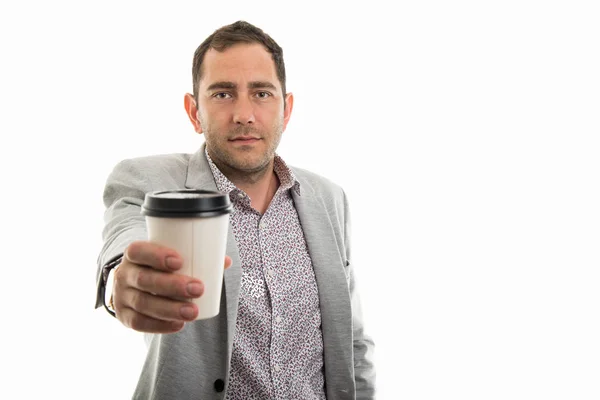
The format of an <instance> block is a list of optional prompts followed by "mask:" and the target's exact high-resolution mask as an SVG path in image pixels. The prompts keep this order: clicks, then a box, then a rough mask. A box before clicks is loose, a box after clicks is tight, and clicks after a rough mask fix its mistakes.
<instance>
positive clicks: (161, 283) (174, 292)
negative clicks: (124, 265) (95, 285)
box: [115, 265, 204, 298]
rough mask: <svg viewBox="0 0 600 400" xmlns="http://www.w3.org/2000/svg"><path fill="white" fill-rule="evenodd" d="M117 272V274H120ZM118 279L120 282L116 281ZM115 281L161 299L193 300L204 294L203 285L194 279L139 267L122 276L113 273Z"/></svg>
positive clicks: (131, 268) (127, 271) (135, 266)
mask: <svg viewBox="0 0 600 400" xmlns="http://www.w3.org/2000/svg"><path fill="white" fill-rule="evenodd" d="M119 270H120V268H119ZM119 270H117V272H121V271H119ZM118 279H121V281H120V282H119V281H117V280H118ZM115 281H117V284H123V287H132V288H135V289H138V290H141V291H143V292H148V293H152V294H155V295H158V296H162V297H171V298H194V297H200V296H201V295H202V294H203V293H204V284H203V283H202V281H200V280H198V279H196V278H192V277H190V276H187V275H180V274H173V273H169V272H163V271H157V270H154V269H152V268H145V267H140V266H139V265H132V266H131V267H130V268H128V269H127V270H126V271H125V272H124V276H117V274H116V273H115Z"/></svg>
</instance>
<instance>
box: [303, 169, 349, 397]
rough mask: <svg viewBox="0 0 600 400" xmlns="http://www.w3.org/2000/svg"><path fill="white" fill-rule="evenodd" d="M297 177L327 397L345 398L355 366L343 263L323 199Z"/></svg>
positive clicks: (304, 181) (308, 184)
mask: <svg viewBox="0 0 600 400" xmlns="http://www.w3.org/2000/svg"><path fill="white" fill-rule="evenodd" d="M296 177H297V179H298V181H299V182H300V191H301V193H300V194H297V193H295V191H293V190H292V195H293V199H294V203H295V206H296V210H297V212H298V217H299V218H300V223H301V224H302V230H303V231H304V237H305V239H306V243H307V245H308V251H309V254H310V257H311V259H312V263H313V269H314V272H315V278H316V280H317V287H318V289H319V302H320V308H321V323H322V331H323V348H324V353H325V355H324V360H325V381H326V387H327V393H328V396H329V397H332V398H336V399H337V398H347V396H348V395H349V393H353V391H354V388H350V387H349V386H348V385H349V382H353V380H354V371H353V368H352V365H353V364H354V362H353V343H352V314H351V305H350V296H349V292H348V289H347V288H348V281H347V278H346V274H345V272H344V265H345V262H346V260H345V259H344V258H343V256H342V255H341V253H340V250H339V249H340V247H339V245H338V243H337V242H336V236H335V233H334V230H333V226H332V224H331V220H330V216H329V214H328V212H327V209H326V207H325V205H324V203H323V201H322V198H321V197H320V195H319V194H318V193H316V192H315V191H314V189H313V188H312V187H311V186H310V183H309V182H308V181H306V180H301V179H300V178H299V177H298V174H296Z"/></svg>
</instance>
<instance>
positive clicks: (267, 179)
mask: <svg viewBox="0 0 600 400" xmlns="http://www.w3.org/2000/svg"><path fill="white" fill-rule="evenodd" d="M213 162H214V160H213ZM273 164H274V160H271V161H270V162H269V164H268V165H267V166H266V167H265V168H263V169H261V170H260V171H256V172H251V173H244V174H240V173H239V172H238V171H235V170H232V169H230V168H227V167H226V166H218V165H217V167H218V168H219V169H220V170H221V172H222V173H223V175H225V176H226V177H227V179H229V180H230V181H231V183H233V184H234V185H235V186H236V187H237V188H239V189H241V190H243V191H244V192H245V193H246V194H247V195H248V196H249V197H250V200H251V206H252V208H254V209H255V210H256V211H258V212H259V213H261V214H264V213H265V211H267V208H268V207H269V204H270V203H271V200H272V199H273V197H274V196H275V193H276V192H277V189H278V188H279V179H278V178H277V174H276V173H275V171H274V170H273Z"/></svg>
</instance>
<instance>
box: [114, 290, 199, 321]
mask: <svg viewBox="0 0 600 400" xmlns="http://www.w3.org/2000/svg"><path fill="white" fill-rule="evenodd" d="M123 302H124V305H125V306H126V307H128V308H132V309H133V310H135V311H137V312H138V313H140V314H143V315H145V316H146V317H150V318H153V319H157V320H164V321H192V320H194V319H195V318H196V316H197V315H198V306H196V305H195V304H193V303H190V302H187V301H184V302H182V301H176V300H173V299H169V298H166V297H161V296H155V295H152V294H150V293H146V292H142V291H140V290H136V289H126V290H125V292H124V293H123Z"/></svg>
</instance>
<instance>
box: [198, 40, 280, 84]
mask: <svg viewBox="0 0 600 400" xmlns="http://www.w3.org/2000/svg"><path fill="white" fill-rule="evenodd" d="M202 64H203V65H202V76H201V78H200V87H201V88H202V87H207V86H209V85H210V84H211V83H214V82H234V83H238V84H242V83H245V82H252V81H268V82H271V83H273V84H274V85H276V86H277V87H279V81H278V79H277V72H276V71H275V63H274V62H273V58H272V57H271V53H269V52H268V51H267V50H266V49H265V48H264V47H263V46H262V45H261V44H259V43H252V44H245V43H243V44H236V45H234V46H232V47H229V48H228V49H227V50H225V51H222V52H219V51H216V50H215V49H212V48H211V49H209V50H208V51H207V52H206V54H205V55H204V61H203V63H202Z"/></svg>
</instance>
